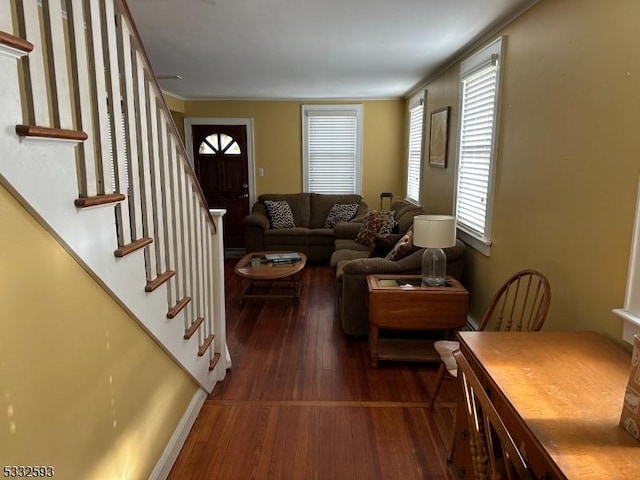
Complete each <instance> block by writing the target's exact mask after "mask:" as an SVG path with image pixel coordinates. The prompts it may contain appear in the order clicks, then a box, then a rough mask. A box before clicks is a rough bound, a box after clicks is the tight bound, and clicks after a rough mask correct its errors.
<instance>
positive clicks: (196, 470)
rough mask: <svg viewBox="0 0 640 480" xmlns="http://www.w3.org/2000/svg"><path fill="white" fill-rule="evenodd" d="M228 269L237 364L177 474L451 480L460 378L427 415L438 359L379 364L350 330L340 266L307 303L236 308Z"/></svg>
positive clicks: (311, 275)
mask: <svg viewBox="0 0 640 480" xmlns="http://www.w3.org/2000/svg"><path fill="white" fill-rule="evenodd" d="M233 264H234V263H233V262H228V264H227V265H226V267H225V277H226V291H227V339H228V345H229V350H230V352H231V357H232V361H233V368H232V369H231V370H229V371H228V374H227V377H226V379H225V380H224V382H221V383H219V384H218V385H217V386H216V388H215V389H214V391H213V393H212V394H211V395H210V396H209V397H208V399H207V400H206V401H205V404H204V407H203V408H202V410H201V412H200V415H199V416H198V419H197V420H196V423H195V425H194V426H193V429H192V430H191V433H190V434H189V437H188V438H187V441H186V443H185V445H184V448H183V449H182V452H181V453H180V455H179V457H178V459H177V461H176V463H175V465H174V467H173V470H172V471H171V474H170V477H169V478H170V479H175V480H177V479H233V480H236V479H237V480H245V479H286V480H297V479H301V480H306V479H336V480H342V479H345V480H351V479H380V480H395V479H398V480H412V479H421V480H424V479H448V478H450V477H449V473H448V469H447V462H446V445H447V444H448V442H449V438H450V435H451V430H452V425H453V416H452V414H453V403H452V398H453V395H454V393H453V392H454V388H453V387H454V385H453V382H451V381H448V382H445V384H444V386H443V388H442V390H441V394H440V397H439V399H440V400H441V401H439V402H437V403H436V406H435V408H434V409H433V411H430V410H428V409H427V408H426V406H427V404H428V400H429V399H430V393H431V391H432V389H433V384H434V380H435V376H436V372H437V369H438V365H437V364H432V365H429V364H423V365H420V364H397V363H381V365H380V367H379V368H372V367H371V362H370V357H369V346H368V342H367V340H366V339H364V338H362V339H353V338H350V337H347V336H345V335H344V334H343V333H342V330H341V328H340V325H338V323H337V320H336V318H335V293H334V275H335V273H334V271H333V270H332V269H331V268H330V267H328V266H317V265H310V266H308V267H306V268H305V270H304V273H303V275H304V285H303V289H302V298H301V300H300V303H299V304H298V305H294V304H293V303H292V302H291V301H275V300H274V301H249V302H245V303H244V304H243V305H239V304H238V289H239V282H238V279H237V278H236V277H235V276H234V274H233Z"/></svg>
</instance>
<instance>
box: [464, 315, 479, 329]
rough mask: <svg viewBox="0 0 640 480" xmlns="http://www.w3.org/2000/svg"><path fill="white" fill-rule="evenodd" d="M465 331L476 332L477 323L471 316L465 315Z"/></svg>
mask: <svg viewBox="0 0 640 480" xmlns="http://www.w3.org/2000/svg"><path fill="white" fill-rule="evenodd" d="M465 329H466V330H469V331H471V332H475V331H476V330H478V322H476V321H475V320H474V319H473V317H472V316H471V315H467V325H466V326H465Z"/></svg>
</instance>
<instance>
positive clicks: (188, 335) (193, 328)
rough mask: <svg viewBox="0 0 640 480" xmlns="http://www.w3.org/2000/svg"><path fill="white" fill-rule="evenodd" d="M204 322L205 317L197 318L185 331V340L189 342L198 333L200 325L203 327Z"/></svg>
mask: <svg viewBox="0 0 640 480" xmlns="http://www.w3.org/2000/svg"><path fill="white" fill-rule="evenodd" d="M202 322H204V317H198V318H196V319H195V320H194V321H193V323H192V324H191V326H190V327H189V328H187V329H186V330H185V332H184V339H185V340H189V339H190V338H191V337H192V336H193V334H194V333H196V331H197V330H198V328H199V327H200V325H202Z"/></svg>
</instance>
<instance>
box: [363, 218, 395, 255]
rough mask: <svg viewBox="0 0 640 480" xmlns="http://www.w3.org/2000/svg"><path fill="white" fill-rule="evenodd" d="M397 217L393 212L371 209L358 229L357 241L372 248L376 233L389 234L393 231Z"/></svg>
mask: <svg viewBox="0 0 640 480" xmlns="http://www.w3.org/2000/svg"><path fill="white" fill-rule="evenodd" d="M394 225H395V218H394V215H393V212H379V211H377V210H370V211H369V212H368V213H367V214H366V215H365V218H364V220H363V222H362V225H361V227H360V230H359V231H358V236H357V237H356V242H358V243H361V244H362V245H365V246H367V247H369V248H372V247H373V245H374V242H375V239H376V235H388V234H390V233H391V232H392V231H393V227H394Z"/></svg>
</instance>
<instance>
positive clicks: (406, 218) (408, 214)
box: [392, 200, 425, 233]
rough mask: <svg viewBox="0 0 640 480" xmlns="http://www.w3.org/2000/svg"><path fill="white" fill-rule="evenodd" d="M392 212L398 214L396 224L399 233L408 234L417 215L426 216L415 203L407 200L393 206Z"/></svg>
mask: <svg viewBox="0 0 640 480" xmlns="http://www.w3.org/2000/svg"><path fill="white" fill-rule="evenodd" d="M392 210H393V211H394V212H395V214H396V222H397V224H398V232H399V233H406V232H407V230H409V227H410V226H412V225H413V217H415V216H416V215H424V214H425V212H424V210H422V208H420V207H417V206H415V205H414V204H413V203H410V202H407V201H405V200H401V201H398V202H396V203H394V204H393V206H392Z"/></svg>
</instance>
